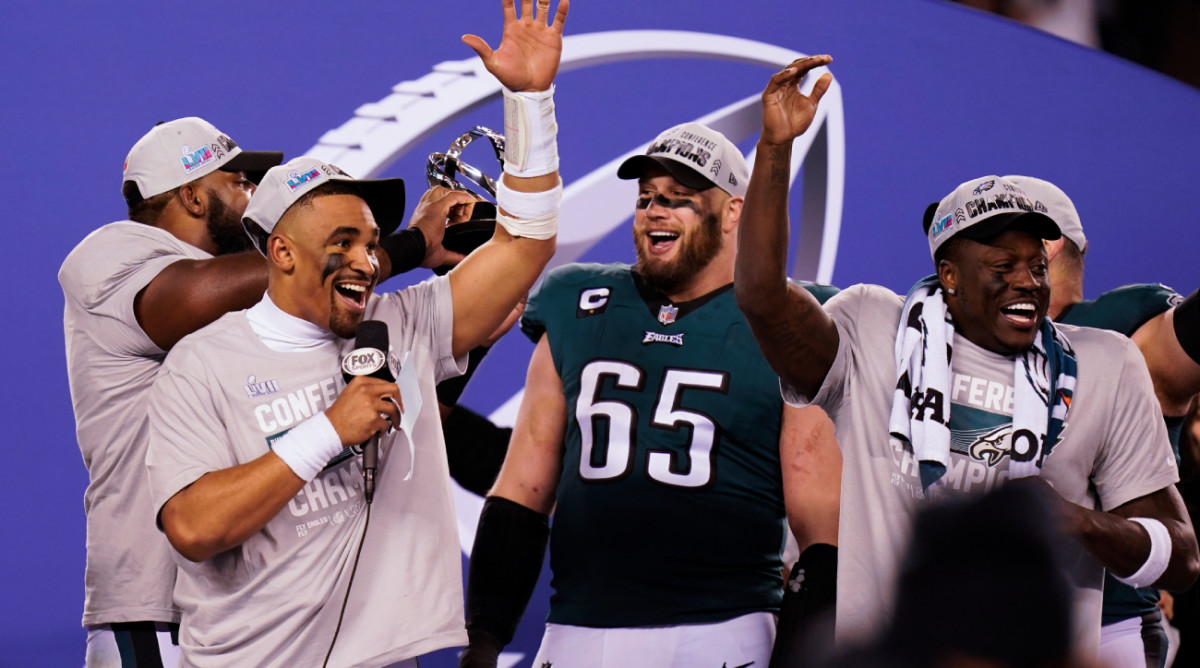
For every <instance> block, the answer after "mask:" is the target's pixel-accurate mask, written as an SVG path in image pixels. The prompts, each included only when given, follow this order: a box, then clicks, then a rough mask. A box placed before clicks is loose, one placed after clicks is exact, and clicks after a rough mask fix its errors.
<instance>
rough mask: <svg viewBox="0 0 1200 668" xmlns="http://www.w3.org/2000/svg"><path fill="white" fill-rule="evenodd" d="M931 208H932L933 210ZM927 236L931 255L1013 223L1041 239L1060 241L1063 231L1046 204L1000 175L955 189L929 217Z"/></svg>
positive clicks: (983, 238) (926, 228)
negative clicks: (962, 239)
mask: <svg viewBox="0 0 1200 668" xmlns="http://www.w3.org/2000/svg"><path fill="white" fill-rule="evenodd" d="M930 208H932V207H930ZM928 213H929V210H928V209H927V210H926V214H927V216H926V220H925V234H926V236H928V237H929V253H930V255H936V253H937V249H938V248H940V247H941V246H942V244H944V243H946V242H947V241H948V240H950V239H951V238H953V237H955V236H958V235H962V236H963V237H965V238H967V239H974V240H977V241H983V240H986V239H989V238H991V237H993V236H995V235H997V234H999V233H1000V232H1002V231H1004V230H1005V229H1007V228H1008V227H1009V226H1011V225H1014V224H1020V225H1021V227H1022V229H1024V230H1025V231H1026V232H1029V233H1030V234H1032V235H1034V236H1036V237H1040V238H1042V239H1057V238H1059V237H1061V236H1062V232H1061V231H1060V230H1059V228H1058V223H1057V222H1055V217H1054V216H1053V215H1051V214H1050V211H1049V208H1048V206H1047V205H1046V203H1044V202H1040V201H1038V200H1035V199H1033V198H1032V197H1030V196H1029V195H1028V194H1027V193H1026V192H1025V191H1024V190H1023V189H1022V188H1021V187H1020V186H1018V185H1017V184H1015V183H1013V182H1012V181H1009V180H1008V179H1006V178H1004V177H1001V176H984V177H981V178H978V179H972V180H970V181H967V182H966V183H963V184H962V185H960V186H958V187H957V188H955V189H954V192H952V193H950V194H949V195H946V196H945V197H944V198H942V201H941V202H940V203H939V204H938V205H937V208H936V209H934V210H933V215H932V216H928Z"/></svg>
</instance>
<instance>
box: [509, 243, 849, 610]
mask: <svg viewBox="0 0 1200 668" xmlns="http://www.w3.org/2000/svg"><path fill="white" fill-rule="evenodd" d="M732 287H733V286H732V285H728V286H725V287H724V288H721V289H719V290H716V291H714V292H712V293H710V294H708V295H706V296H704V297H701V298H699V299H696V300H693V301H691V302H688V303H682V304H671V303H669V302H667V301H666V299H665V298H664V297H662V296H661V295H659V294H657V293H655V292H654V291H653V290H651V289H649V288H647V287H646V286H645V285H644V284H642V283H641V282H640V280H638V279H637V277H636V276H635V275H634V274H633V273H632V272H631V270H630V267H629V266H628V265H618V264H612V265H599V264H575V265H568V266H564V267H560V268H558V269H556V270H554V271H552V272H550V273H549V274H548V275H547V276H546V278H545V280H544V281H543V282H542V284H541V285H540V286H539V288H538V289H537V291H536V292H535V294H533V295H532V296H531V297H530V299H529V304H528V308H527V310H526V312H525V315H524V318H523V319H522V323H521V326H522V329H523V330H524V331H525V332H526V334H527V335H529V336H530V338H532V339H533V340H535V341H537V340H538V339H539V338H540V337H541V336H542V334H543V333H544V334H545V335H546V336H547V337H548V339H549V346H550V351H551V354H552V356H553V358H554V365H555V368H556V369H557V371H558V374H559V377H560V378H561V379H562V382H563V392H564V394H565V396H566V401H567V425H566V436H565V445H564V454H563V470H562V475H561V478H560V480H559V483H558V498H557V506H556V510H555V513H554V521H553V525H552V528H551V537H550V565H551V569H552V570H553V580H552V583H551V584H552V586H553V588H554V593H553V595H552V596H551V599H550V614H549V621H550V622H553V623H557V624H570V625H576V626H591V627H632V626H661V625H677V624H691V623H707V622H715V621H721V620H726V619H732V618H734V617H737V616H739V615H743V614H747V613H750V612H758V611H774V610H777V609H778V607H779V601H780V599H781V595H782V580H781V576H780V568H781V566H782V563H781V551H782V549H783V546H784V541H785V533H784V532H785V530H786V522H785V516H784V507H783V488H782V483H781V480H780V465H779V424H780V415H781V412H782V410H783V402H782V399H781V398H780V394H779V380H778V378H777V377H776V375H775V374H774V372H773V371H772V370H771V368H770V367H769V366H768V365H767V363H766V360H764V359H763V357H762V354H761V353H760V352H759V350H758V346H757V344H756V343H755V340H754V337H753V335H752V334H751V332H750V328H749V326H748V325H747V324H746V321H745V319H744V318H743V317H742V314H741V312H740V311H739V310H738V308H737V304H736V303H735V301H734V297H733V290H732ZM813 291H814V292H815V293H819V294H818V297H819V298H825V299H827V298H828V297H829V296H832V294H834V293H836V289H833V288H828V287H827V286H818V287H817V288H814V290H813Z"/></svg>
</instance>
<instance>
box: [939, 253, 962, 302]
mask: <svg viewBox="0 0 1200 668" xmlns="http://www.w3.org/2000/svg"><path fill="white" fill-rule="evenodd" d="M937 275H938V282H940V283H941V284H942V290H943V291H944V292H945V293H946V294H949V295H954V294H958V267H957V266H956V265H955V264H954V261H953V260H940V261H939V262H938V266H937Z"/></svg>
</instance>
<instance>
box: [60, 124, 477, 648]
mask: <svg viewBox="0 0 1200 668" xmlns="http://www.w3.org/2000/svg"><path fill="white" fill-rule="evenodd" d="M282 159H283V154H282V153H277V152H260V151H244V150H242V148H241V147H239V146H238V144H237V143H236V142H234V141H233V140H232V139H231V138H230V137H229V136H227V135H225V134H224V133H222V132H221V131H219V130H218V129H217V128H215V127H214V126H213V125H212V124H210V123H209V122H207V121H205V120H204V119H201V118H195V117H188V118H180V119H176V120H173V121H169V122H166V123H159V124H158V125H156V126H155V127H154V128H153V129H151V131H150V132H148V133H147V134H146V135H145V136H143V137H142V138H141V139H139V140H138V142H137V143H136V144H135V145H134V146H133V148H132V149H130V152H129V154H128V156H127V157H126V160H125V166H124V173H123V178H122V188H121V192H122V195H123V197H124V199H125V202H126V205H127V207H128V219H127V220H124V221H118V222H114V223H110V224H108V225H105V226H103V227H101V228H99V229H97V230H95V231H93V232H92V233H91V234H89V235H88V236H87V238H85V239H84V240H83V241H81V242H80V243H79V244H78V246H76V248H75V249H73V250H72V251H71V253H70V254H69V255H68V256H67V258H66V259H65V260H64V262H63V264H62V268H61V269H60V271H59V282H60V283H61V284H62V288H63V295H64V298H65V302H66V307H65V309H64V317H63V324H64V330H65V338H66V344H67V374H68V378H69V380H70V388H71V398H72V404H73V407H74V411H75V417H76V432H77V433H76V436H77V439H78V442H79V448H80V450H81V452H82V454H83V460H84V464H85V465H86V466H87V469H88V473H89V477H90V483H89V486H88V489H87V491H86V493H85V495H84V509H85V512H86V514H87V524H88V531H87V568H86V574H85V588H86V589H85V591H86V597H85V601H84V614H83V624H84V626H85V627H87V629H88V640H87V658H86V662H87V665H88V666H90V667H97V666H99V667H105V666H134V665H139V666H142V665H154V664H153V662H155V661H163V662H165V663H168V664H172V663H173V662H174V660H175V657H177V656H178V645H177V644H176V638H177V632H178V622H179V610H178V609H177V608H176V606H175V605H174V603H173V602H172V595H171V590H172V588H173V586H174V582H175V564H174V563H173V561H172V560H171V556H170V553H169V549H170V548H169V546H168V544H167V542H166V541H165V540H164V539H163V537H162V536H161V534H159V532H157V531H156V530H155V529H154V525H153V522H154V520H153V513H152V510H151V503H150V499H149V495H148V491H147V489H146V485H145V484H144V482H143V481H144V479H145V465H144V461H145V451H146V429H147V425H146V396H147V393H148V392H149V389H150V385H151V383H152V382H153V380H154V377H155V373H156V371H157V369H158V368H159V366H160V365H161V364H162V362H163V360H164V358H165V357H166V354H167V352H168V351H170V350H171V349H172V348H173V347H174V345H175V344H176V343H177V342H178V341H179V340H180V339H181V338H183V337H184V336H185V335H187V334H189V333H191V332H194V331H196V330H198V329H200V328H201V327H203V326H205V325H207V324H208V323H210V322H212V321H214V320H216V319H217V318H219V317H220V316H222V315H224V314H225V313H228V312H230V311H236V310H240V309H244V308H248V307H250V306H252V305H253V304H254V303H255V302H257V301H258V300H259V299H261V298H262V295H263V292H264V291H265V290H266V287H267V265H266V262H265V261H264V260H263V257H262V256H261V255H260V254H259V253H258V252H257V251H255V250H254V249H253V247H252V245H251V240H250V237H249V236H247V234H246V231H245V229H244V228H243V226H242V222H241V217H242V213H243V212H244V211H245V209H246V206H247V203H248V202H249V201H250V197H251V195H252V194H253V193H254V190H255V188H256V187H257V184H258V182H259V180H260V179H261V178H262V176H263V174H264V173H265V172H266V170H267V169H269V168H270V167H273V166H275V165H277V164H279V163H280V162H281V161H282ZM453 206H454V202H453V201H450V200H444V201H439V202H437V203H436V204H435V205H434V206H431V207H429V209H428V213H429V215H428V216H422V217H416V218H414V219H413V220H412V221H411V222H410V224H409V226H408V227H407V228H406V229H404V230H402V231H400V232H397V233H396V234H393V235H391V236H389V237H387V238H385V239H383V240H381V242H380V246H379V249H378V256H379V259H380V264H381V268H380V272H381V275H382V276H388V275H394V274H395V273H399V272H404V271H408V270H410V269H413V268H415V267H417V266H425V267H435V266H439V265H441V264H445V263H447V262H450V263H453V262H457V261H459V260H461V256H459V255H458V254H455V253H451V252H450V251H448V250H447V249H445V248H443V247H442V245H441V239H442V234H443V232H444V229H445V220H446V219H447V217H448V216H450V215H451V214H452V213H453V211H452V209H453ZM498 334H499V332H498V333H497V335H498ZM263 380H264V381H265V380H267V379H263ZM455 380H458V379H455ZM246 386H247V387H248V388H251V389H250V390H247V391H260V390H262V389H264V388H265V386H264V387H258V386H259V382H258V381H257V380H256V379H254V378H250V379H247V383H246ZM439 391H441V389H440V388H439ZM444 394H445V393H444ZM452 395H453V393H449V394H447V396H450V397H451V398H449V399H447V403H450V404H453V403H454V402H453V396H452ZM455 460H456V462H461V463H460V464H459V465H458V467H457V468H462V469H465V470H467V471H471V470H472V469H471V468H470V467H468V466H467V462H468V460H467V458H465V457H464V456H462V455H459V456H457V457H455ZM475 477H478V476H475ZM147 662H151V663H150V664H147Z"/></svg>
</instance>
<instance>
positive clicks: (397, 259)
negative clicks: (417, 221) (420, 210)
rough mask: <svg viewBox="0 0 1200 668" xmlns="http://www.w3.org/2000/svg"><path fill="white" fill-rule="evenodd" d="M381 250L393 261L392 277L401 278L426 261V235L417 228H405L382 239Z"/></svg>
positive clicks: (380, 242)
mask: <svg viewBox="0 0 1200 668" xmlns="http://www.w3.org/2000/svg"><path fill="white" fill-rule="evenodd" d="M379 249H380V250H382V251H383V252H385V253H387V254H388V258H389V259H391V261H392V276H399V275H400V274H403V273H404V272H406V271H412V270H413V269H416V268H417V267H419V266H421V263H422V262H424V261H425V233H424V232H422V231H421V230H418V229H417V228H415V227H409V228H405V229H403V230H400V231H399V232H397V233H395V234H392V235H389V236H386V237H384V238H382V239H380V240H379Z"/></svg>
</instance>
